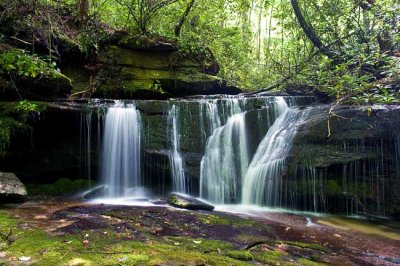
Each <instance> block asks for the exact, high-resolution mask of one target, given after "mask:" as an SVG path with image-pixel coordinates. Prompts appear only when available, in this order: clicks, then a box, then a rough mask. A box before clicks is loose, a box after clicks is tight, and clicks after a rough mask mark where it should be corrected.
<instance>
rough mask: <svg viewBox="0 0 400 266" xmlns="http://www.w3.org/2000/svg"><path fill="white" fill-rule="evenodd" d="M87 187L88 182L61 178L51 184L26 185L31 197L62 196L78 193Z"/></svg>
mask: <svg viewBox="0 0 400 266" xmlns="http://www.w3.org/2000/svg"><path fill="white" fill-rule="evenodd" d="M88 186H89V182H88V180H83V179H77V180H70V179H68V178H61V179H59V180H57V181H56V182H55V183H53V184H31V185H28V192H29V193H30V194H33V195H64V194H71V193H76V192H79V191H81V190H82V189H85V188H87V187H88Z"/></svg>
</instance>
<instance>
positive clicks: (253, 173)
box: [242, 98, 305, 207]
mask: <svg viewBox="0 0 400 266" xmlns="http://www.w3.org/2000/svg"><path fill="white" fill-rule="evenodd" d="M277 109H278V113H280V115H279V116H278V118H277V119H276V120H275V122H274V124H273V125H272V127H271V128H270V129H269V130H268V133H267V134H266V136H265V137H264V139H263V140H262V141H261V143H260V145H259V146H258V148H257V151H256V153H255V155H254V157H253V159H252V161H251V163H250V165H249V168H248V170H247V172H246V175H245V177H244V182H243V187H242V203H243V204H256V205H267V206H270V207H274V206H279V203H280V196H281V184H282V183H281V181H282V176H283V174H284V172H285V171H286V157H287V155H288V153H289V151H290V148H291V145H292V140H293V138H294V136H295V134H296V132H297V129H298V124H299V122H301V121H303V118H304V114H305V112H304V111H298V110H294V109H291V108H289V107H288V105H287V104H286V102H285V101H284V100H283V99H282V98H278V100H277Z"/></svg>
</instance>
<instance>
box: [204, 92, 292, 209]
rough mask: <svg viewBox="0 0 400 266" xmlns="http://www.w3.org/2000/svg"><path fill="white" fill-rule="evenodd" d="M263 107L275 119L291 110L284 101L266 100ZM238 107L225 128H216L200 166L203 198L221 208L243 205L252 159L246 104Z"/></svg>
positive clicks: (278, 99)
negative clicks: (221, 206) (284, 110)
mask: <svg viewBox="0 0 400 266" xmlns="http://www.w3.org/2000/svg"><path fill="white" fill-rule="evenodd" d="M262 105H263V106H265V107H269V108H267V109H266V110H267V111H268V113H269V114H270V115H271V116H272V117H273V119H276V117H277V116H278V115H279V114H280V113H282V112H283V109H284V108H288V107H287V104H286V103H285V100H284V99H283V98H282V97H277V98H275V97H267V98H264V99H263V101H262ZM236 106H237V107H236V108H234V109H233V110H234V111H236V112H237V113H236V114H232V115H231V116H230V118H229V119H228V120H227V122H226V124H225V125H223V126H220V127H218V128H216V129H215V130H214V132H213V134H212V135H211V136H210V138H209V139H208V141H207V146H206V151H205V155H204V156H203V158H202V161H201V165H200V169H201V170H200V196H201V197H203V198H205V199H207V200H209V201H211V202H213V203H217V204H226V203H239V202H241V197H242V185H243V182H244V178H245V175H246V171H247V168H248V166H249V160H250V158H251V154H250V152H249V143H248V142H249V140H250V139H249V135H248V134H247V128H246V123H245V121H246V112H245V110H246V108H245V107H246V102H244V104H242V106H240V105H239V103H238V102H237V103H236ZM209 110H216V108H209ZM233 113H234V112H233ZM268 119H269V117H268ZM219 120H220V119H219ZM210 121H211V122H213V121H218V119H210ZM211 122H210V124H215V123H211Z"/></svg>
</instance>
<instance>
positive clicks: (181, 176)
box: [168, 104, 189, 193]
mask: <svg viewBox="0 0 400 266" xmlns="http://www.w3.org/2000/svg"><path fill="white" fill-rule="evenodd" d="M178 121H179V110H178V108H177V107H176V105H175V104H174V105H172V108H171V109H170V110H169V112H168V124H169V130H168V137H169V139H170V142H171V145H172V149H173V152H172V154H171V155H170V156H169V161H170V167H171V175H172V189H173V191H177V192H183V193H189V191H188V188H187V184H186V179H185V171H184V167H183V160H182V156H181V154H180V152H179V146H180V145H179V144H180V135H179V127H178Z"/></svg>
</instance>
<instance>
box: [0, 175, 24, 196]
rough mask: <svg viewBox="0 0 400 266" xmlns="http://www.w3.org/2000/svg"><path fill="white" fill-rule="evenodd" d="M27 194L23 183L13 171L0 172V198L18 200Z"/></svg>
mask: <svg viewBox="0 0 400 266" xmlns="http://www.w3.org/2000/svg"><path fill="white" fill-rule="evenodd" d="M26 195H27V192H26V188H25V186H24V184H22V183H21V181H20V180H19V179H18V177H17V176H16V175H14V174H13V173H3V172H0V200H1V201H3V202H19V201H22V200H23V199H24V197H25V196H26Z"/></svg>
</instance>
